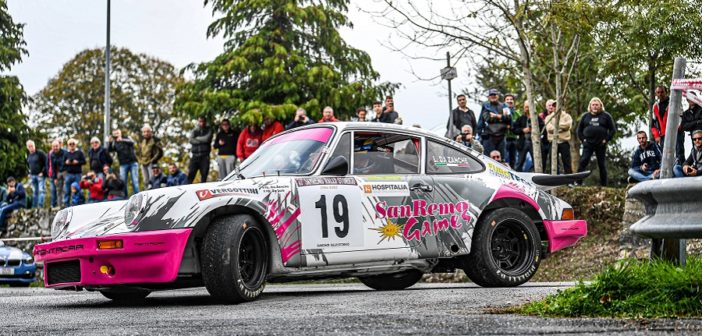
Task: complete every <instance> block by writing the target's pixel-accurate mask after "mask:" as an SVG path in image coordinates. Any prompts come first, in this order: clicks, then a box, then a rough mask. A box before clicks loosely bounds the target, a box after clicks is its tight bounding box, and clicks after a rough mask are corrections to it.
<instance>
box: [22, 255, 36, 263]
mask: <svg viewBox="0 0 702 336" xmlns="http://www.w3.org/2000/svg"><path fill="white" fill-rule="evenodd" d="M22 262H23V263H24V264H25V265H31V264H33V263H34V259H33V258H32V256H30V255H27V256H24V259H22Z"/></svg>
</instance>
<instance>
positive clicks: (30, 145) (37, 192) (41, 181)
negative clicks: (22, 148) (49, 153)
mask: <svg viewBox="0 0 702 336" xmlns="http://www.w3.org/2000/svg"><path fill="white" fill-rule="evenodd" d="M27 151H28V152H29V153H28V155H27V165H28V166H29V183H31V185H32V194H33V196H34V197H33V198H32V208H41V207H43V206H44V198H45V197H46V175H47V167H46V154H44V152H43V151H41V150H38V149H37V147H36V144H35V143H34V141H32V140H27Z"/></svg>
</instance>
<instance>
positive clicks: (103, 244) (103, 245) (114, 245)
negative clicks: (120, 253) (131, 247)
mask: <svg viewBox="0 0 702 336" xmlns="http://www.w3.org/2000/svg"><path fill="white" fill-rule="evenodd" d="M122 247H124V243H123V242H122V240H121V239H113V240H98V243H97V248H98V250H115V249H121V248H122Z"/></svg>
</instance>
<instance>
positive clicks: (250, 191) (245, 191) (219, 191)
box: [195, 187, 259, 201]
mask: <svg viewBox="0 0 702 336" xmlns="http://www.w3.org/2000/svg"><path fill="white" fill-rule="evenodd" d="M258 193H259V190H258V189H256V188H240V187H226V188H212V189H200V190H197V191H195V194H197V198H198V199H199V200H201V201H204V200H208V199H210V198H213V197H222V196H235V195H236V196H247V195H258Z"/></svg>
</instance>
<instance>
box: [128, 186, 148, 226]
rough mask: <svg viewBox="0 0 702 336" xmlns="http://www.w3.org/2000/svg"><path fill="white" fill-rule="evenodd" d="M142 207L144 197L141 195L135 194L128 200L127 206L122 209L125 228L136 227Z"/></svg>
mask: <svg viewBox="0 0 702 336" xmlns="http://www.w3.org/2000/svg"><path fill="white" fill-rule="evenodd" d="M143 206H144V196H142V194H136V195H134V196H132V197H130V198H129V202H127V206H126V207H125V208H124V222H125V223H126V224H127V227H129V228H132V227H134V226H136V225H137V224H138V223H139V221H138V218H137V217H138V216H139V214H140V213H141V210H142V208H143Z"/></svg>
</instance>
